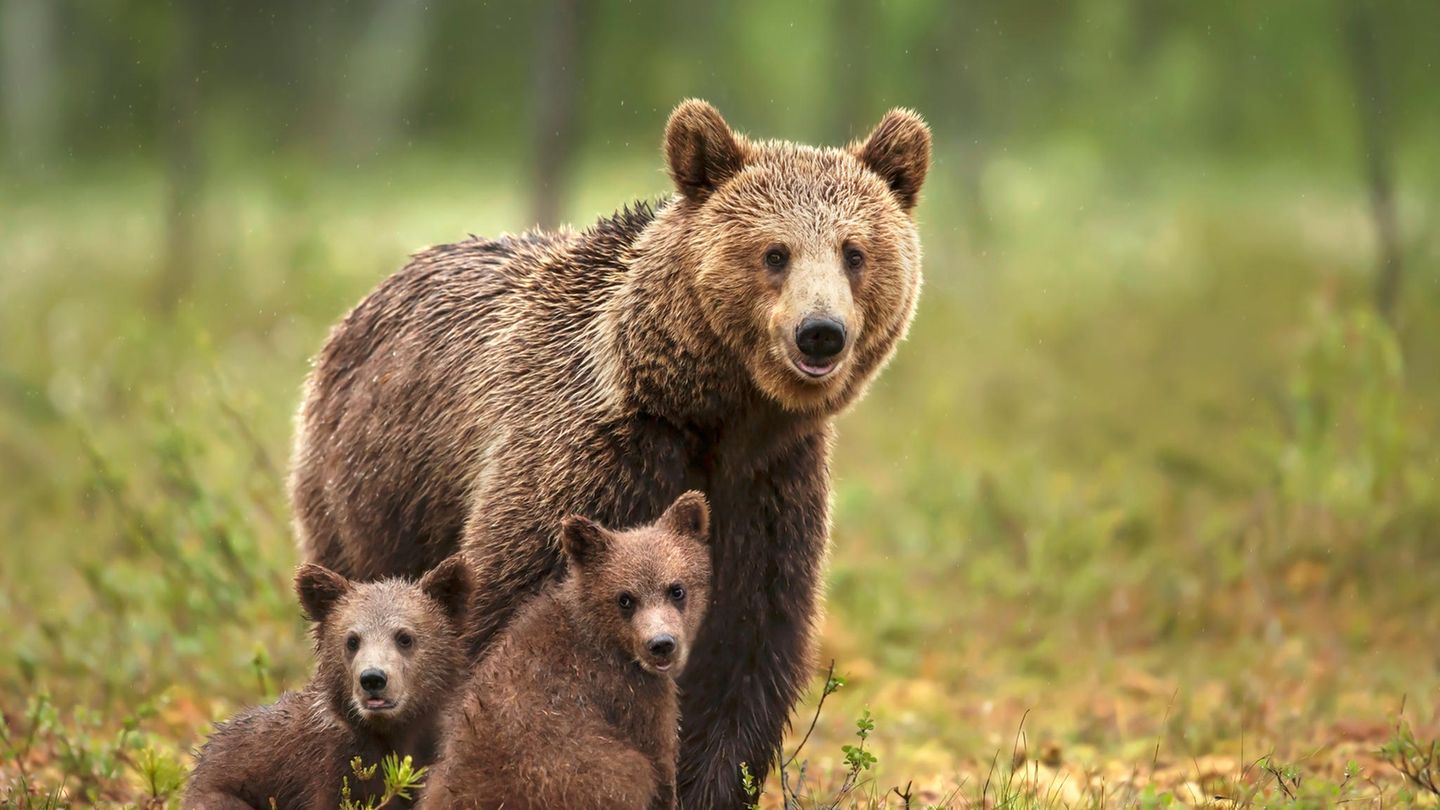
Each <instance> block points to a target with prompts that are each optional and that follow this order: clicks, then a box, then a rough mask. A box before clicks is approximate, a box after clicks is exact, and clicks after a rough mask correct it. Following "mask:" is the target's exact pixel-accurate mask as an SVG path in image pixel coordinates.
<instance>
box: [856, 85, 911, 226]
mask: <svg viewBox="0 0 1440 810" xmlns="http://www.w3.org/2000/svg"><path fill="white" fill-rule="evenodd" d="M850 153H851V154H852V155H854V156H855V157H857V158H859V160H860V162H861V163H864V164H865V165H866V167H868V168H869V169H870V170H871V171H873V172H875V173H876V174H878V175H880V179H882V180H884V181H885V182H886V183H887V184H888V185H889V186H890V191H891V192H893V193H894V194H895V198H896V199H897V200H899V201H900V208H901V209H903V210H905V211H907V212H908V211H909V210H910V209H912V208H914V207H915V203H916V202H918V201H919V199H920V186H922V185H924V183H925V173H926V172H928V171H929V170H930V127H929V126H927V125H926V124H925V119H923V118H921V117H920V115H919V114H918V113H916V112H914V111H911V110H906V109H902V108H899V107H897V108H895V109H893V110H891V111H890V112H888V113H886V114H885V117H884V118H882V119H880V123H879V124H877V125H876V126H875V129H874V131H872V132H871V133H870V137H868V138H866V139H865V140H864V141H863V142H859V141H857V142H856V143H854V144H852V145H851V146H850Z"/></svg>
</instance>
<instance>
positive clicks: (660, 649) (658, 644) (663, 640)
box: [645, 633, 675, 659]
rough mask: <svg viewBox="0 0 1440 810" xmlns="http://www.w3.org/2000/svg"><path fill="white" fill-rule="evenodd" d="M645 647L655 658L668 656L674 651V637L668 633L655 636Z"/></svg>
mask: <svg viewBox="0 0 1440 810" xmlns="http://www.w3.org/2000/svg"><path fill="white" fill-rule="evenodd" d="M645 649H647V650H649V651H650V654H651V655H653V656H655V657H656V658H662V659H663V658H669V657H670V654H671V653H673V652H675V637H674V636H672V635H670V634H668V633H666V634H664V635H659V636H656V637H654V638H652V639H650V641H649V642H647V643H646V645H645Z"/></svg>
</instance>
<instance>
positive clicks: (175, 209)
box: [158, 3, 202, 315]
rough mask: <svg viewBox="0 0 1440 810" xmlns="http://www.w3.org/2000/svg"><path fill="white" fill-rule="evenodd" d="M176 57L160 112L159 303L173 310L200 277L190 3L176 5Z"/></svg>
mask: <svg viewBox="0 0 1440 810" xmlns="http://www.w3.org/2000/svg"><path fill="white" fill-rule="evenodd" d="M174 14H175V16H174V28H173V30H172V32H171V33H172V39H171V42H170V46H171V62H170V70H169V75H168V76H167V78H166V85H165V96H166V97H165V98H164V99H163V103H162V104H161V115H162V116H164V117H165V121H164V126H163V127H162V133H163V138H164V140H163V148H164V150H165V188H166V202H165V259H164V265H163V267H162V268H161V275H160V281H159V291H158V303H159V307H160V310H161V312H163V313H165V314H167V315H168V314H170V313H172V312H174V310H175V308H176V307H177V306H179V304H180V302H181V300H182V299H183V298H184V297H185V294H186V293H188V292H189V291H190V289H191V287H193V286H194V281H195V278H194V277H195V231H196V228H197V227H198V224H199V218H200V212H199V210H198V209H199V207H200V189H201V178H200V173H201V171H202V169H201V166H200V144H199V140H200V133H199V131H198V130H199V120H198V119H199V110H198V107H199V95H200V93H199V87H198V86H197V83H198V81H199V74H198V72H197V70H196V68H197V65H196V40H197V39H198V35H197V32H196V30H195V18H194V16H193V11H192V10H191V8H190V6H189V5H188V4H186V3H178V4H176V5H175V7H174Z"/></svg>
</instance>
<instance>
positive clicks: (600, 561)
mask: <svg viewBox="0 0 1440 810" xmlns="http://www.w3.org/2000/svg"><path fill="white" fill-rule="evenodd" d="M709 537H710V507H709V505H708V504H707V503H706V501H705V496H704V495H702V494H700V493H699V492H687V493H685V494H684V495H681V496H680V497H679V498H678V499H676V501H675V503H673V504H671V506H670V508H669V509H667V510H665V514H664V515H662V516H661V517H660V519H659V520H657V521H656V522H654V523H652V524H650V525H647V526H642V527H640V528H637V529H630V530H628V531H611V530H609V529H606V528H605V527H603V526H601V525H599V524H597V523H595V522H594V521H592V520H590V519H589V518H584V517H580V516H578V515H572V516H571V517H568V518H566V519H565V523H564V526H563V528H562V529H561V539H562V541H563V544H564V547H565V555H566V558H567V560H568V563H569V570H570V574H569V579H568V581H567V585H566V588H567V590H566V593H565V598H567V599H569V600H570V601H571V603H572V605H573V609H574V610H575V615H576V621H577V623H578V624H579V625H580V626H581V627H582V628H584V629H585V630H586V631H587V632H588V633H589V634H590V636H591V637H592V638H593V639H594V640H595V641H596V642H597V643H599V644H601V645H603V646H605V647H608V648H610V649H613V650H615V651H616V652H618V653H619V654H620V655H622V656H624V657H625V658H626V659H628V660H632V661H634V662H635V663H636V664H638V665H639V666H640V667H641V668H643V669H644V670H646V671H647V672H650V673H653V674H656V675H668V676H670V677H675V676H677V675H679V673H680V671H681V670H682V669H684V668H685V661H686V659H687V658H688V657H689V655H690V645H691V644H693V643H694V641H695V635H696V633H697V632H699V629H700V622H701V620H702V619H704V617H705V609H706V607H707V606H708V605H709V603H710V547H709Z"/></svg>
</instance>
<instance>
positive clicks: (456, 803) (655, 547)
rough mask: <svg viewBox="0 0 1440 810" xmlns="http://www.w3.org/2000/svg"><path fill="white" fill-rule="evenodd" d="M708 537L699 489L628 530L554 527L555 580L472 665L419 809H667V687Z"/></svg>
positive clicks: (684, 647) (700, 582)
mask: <svg viewBox="0 0 1440 810" xmlns="http://www.w3.org/2000/svg"><path fill="white" fill-rule="evenodd" d="M709 529H710V510H709V506H708V504H707V503H706V501H705V496H703V495H701V494H700V493H698V492H687V493H685V494H684V495H681V496H680V498H679V499H678V500H676V501H675V503H674V504H672V505H671V506H670V508H669V509H667V510H666V511H665V513H664V515H662V516H661V517H660V519H659V520H658V521H656V522H655V523H653V524H650V525H648V526H644V527H641V528H638V529H632V530H629V531H611V530H609V529H606V528H604V527H602V526H600V525H599V524H597V523H595V522H593V521H591V520H589V519H587V518H583V517H575V516H572V517H569V518H567V519H566V520H565V523H564V525H563V527H562V529H561V540H562V545H563V547H564V551H565V554H566V557H567V558H568V562H569V565H570V569H569V574H568V576H567V578H566V580H565V581H564V582H562V583H557V584H555V585H552V586H551V587H549V588H547V589H546V590H545V591H542V592H541V593H540V595H538V596H536V597H535V598H534V599H533V600H531V601H530V602H529V603H528V604H527V605H526V606H525V607H523V608H521V610H520V612H519V613H518V614H516V616H515V619H514V620H513V621H512V622H511V623H510V624H509V625H508V626H507V627H506V628H505V629H504V630H503V631H501V634H500V636H499V637H498V638H497V640H496V642H495V645H494V646H493V647H492V648H491V651H490V653H489V655H488V656H487V657H486V658H485V659H484V660H483V661H482V662H481V664H480V666H479V669H478V670H477V671H476V673H475V677H474V678H473V679H472V680H471V681H470V684H469V685H468V686H467V687H466V694H465V697H464V702H463V704H462V708H461V709H460V711H459V712H457V713H456V715H455V716H454V717H453V718H452V720H451V725H450V726H449V727H448V728H447V730H446V733H445V743H444V755H443V757H442V759H441V761H440V762H439V763H438V764H437V765H436V766H435V769H434V772H433V773H432V774H431V776H430V779H429V782H428V784H427V786H426V788H425V795H424V798H423V799H422V801H421V806H422V807H426V808H467V809H468V808H485V809H486V810H492V809H493V808H501V807H503V808H505V810H526V809H527V808H534V810H540V808H561V807H563V808H568V809H569V810H585V808H595V810H602V809H603V810H623V809H625V808H673V807H675V768H676V763H675V757H676V753H677V749H678V747H679V733H678V728H679V716H678V711H679V710H678V706H677V701H678V696H677V693H676V687H675V678H676V677H677V676H678V675H679V674H680V672H681V670H682V669H684V667H685V662H686V660H687V659H688V657H689V655H690V651H691V645H692V644H693V643H694V640H695V635H696V633H697V632H698V631H699V628H700V622H701V620H702V619H703V618H704V615H705V609H706V606H707V604H708V602H709V600H710V548H709V545H708V538H709Z"/></svg>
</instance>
